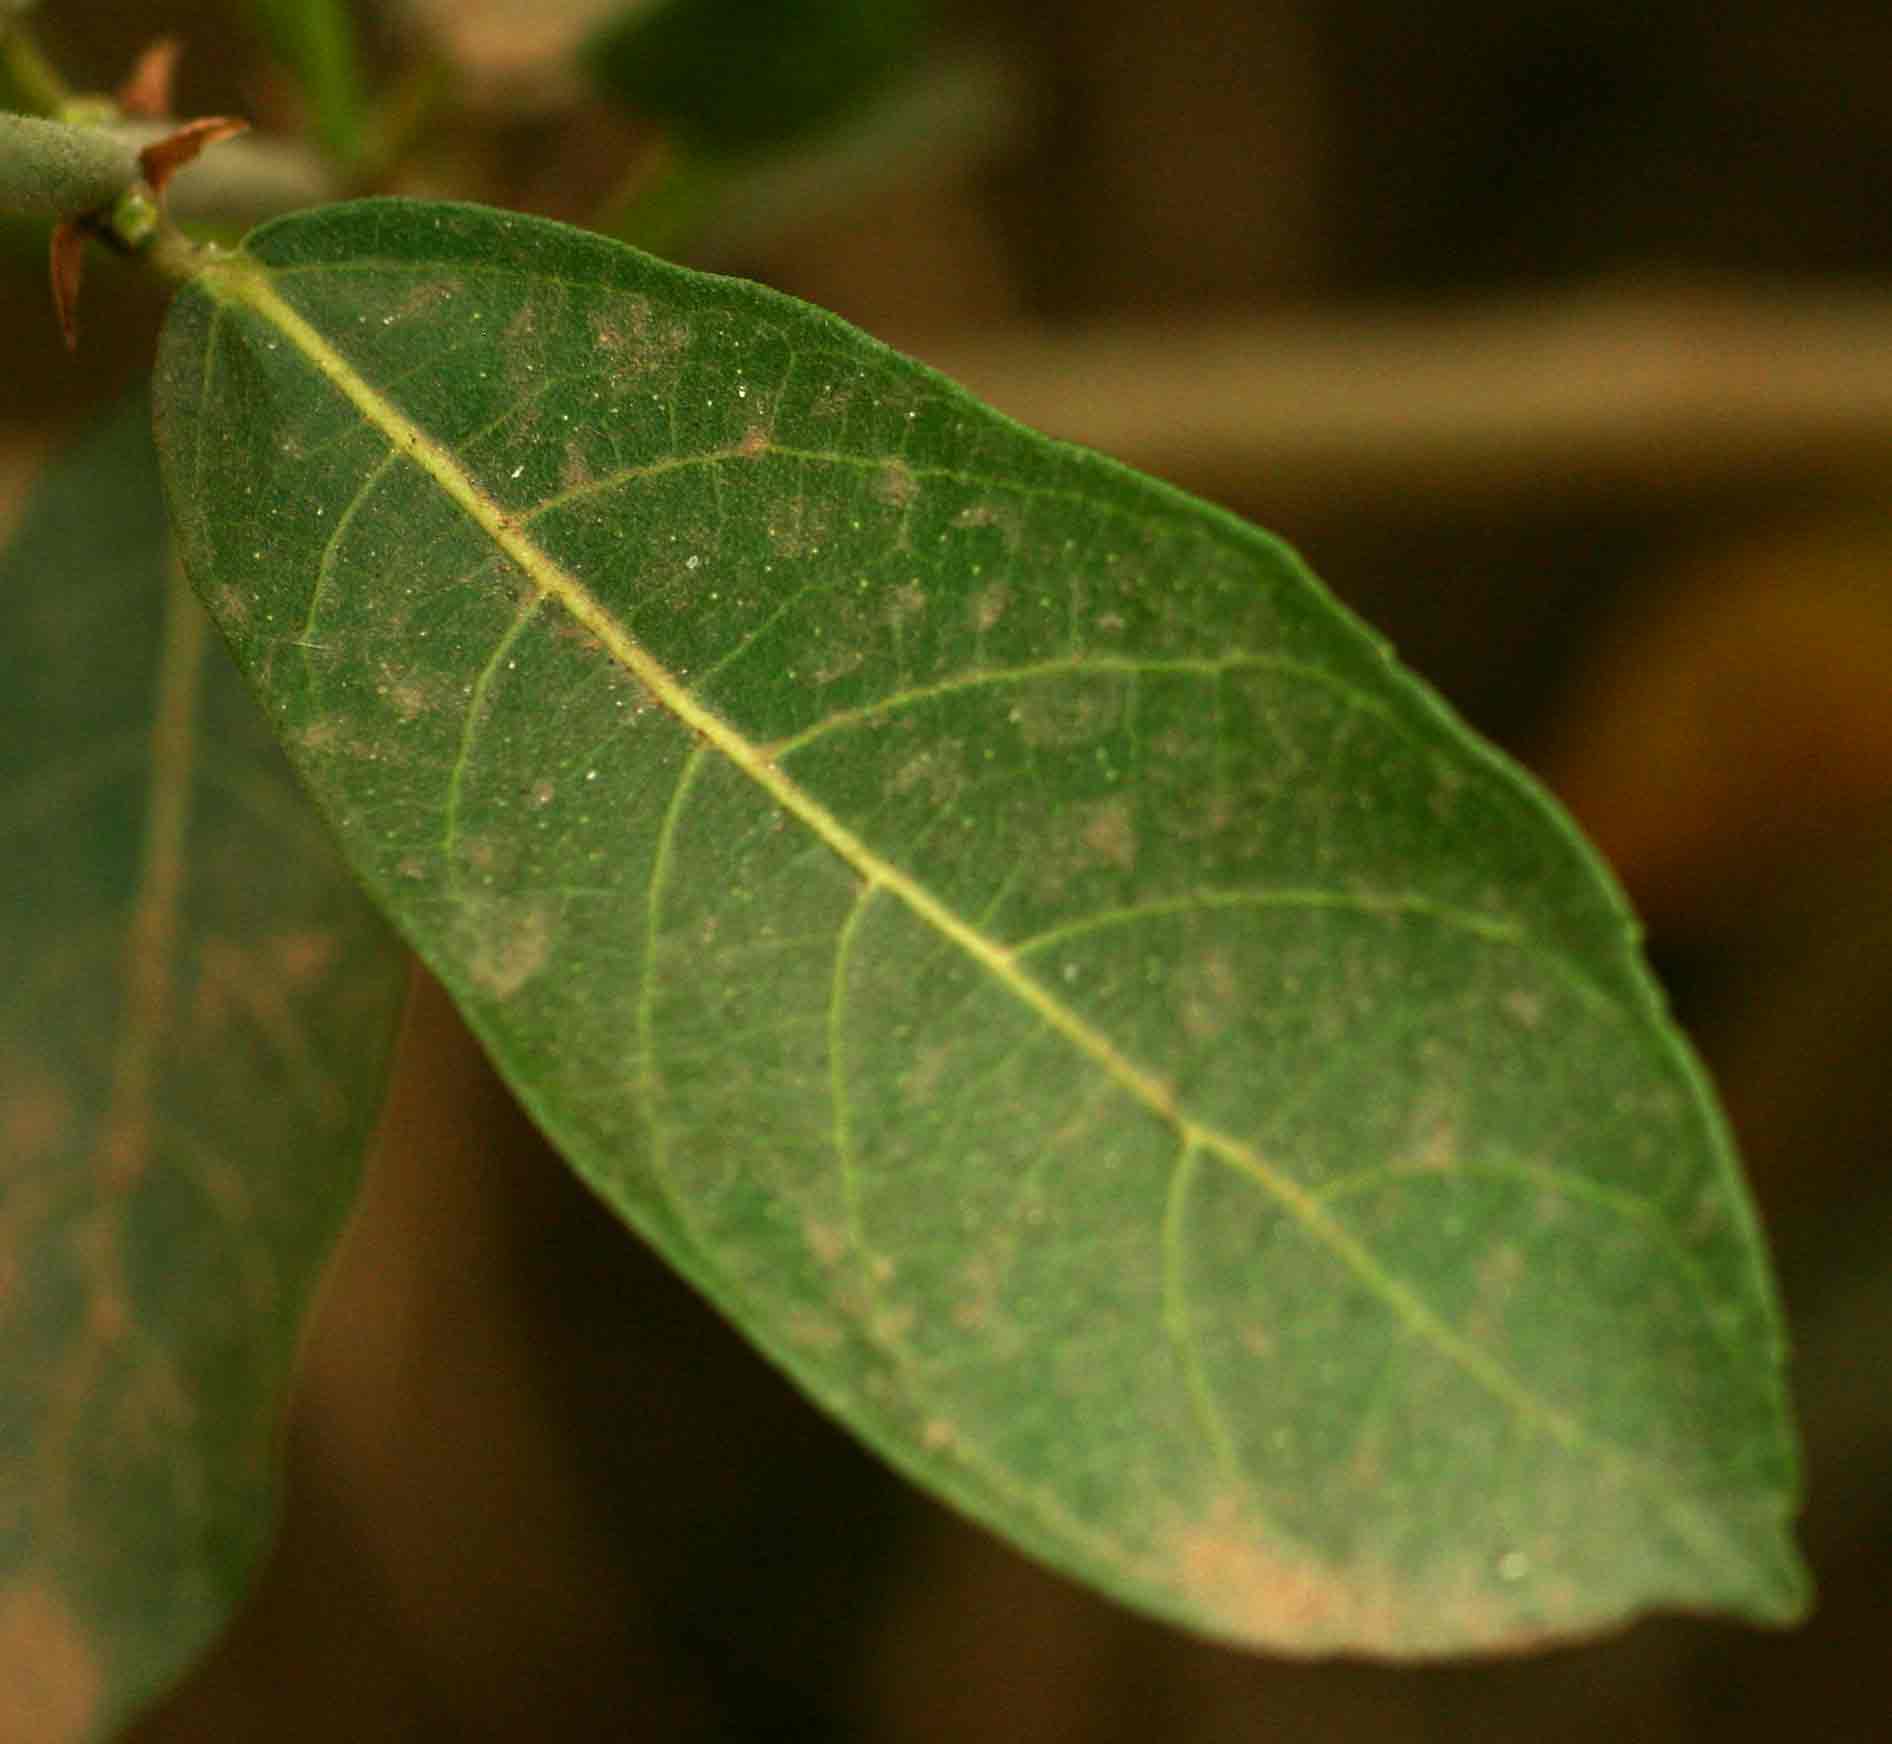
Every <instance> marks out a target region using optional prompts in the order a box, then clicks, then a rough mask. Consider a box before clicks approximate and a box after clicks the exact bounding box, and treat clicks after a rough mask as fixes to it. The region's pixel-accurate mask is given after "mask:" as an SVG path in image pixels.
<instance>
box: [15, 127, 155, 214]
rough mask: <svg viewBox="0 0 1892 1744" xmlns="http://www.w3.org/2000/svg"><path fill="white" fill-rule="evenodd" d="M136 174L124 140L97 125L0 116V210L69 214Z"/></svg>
mask: <svg viewBox="0 0 1892 1744" xmlns="http://www.w3.org/2000/svg"><path fill="white" fill-rule="evenodd" d="M140 174H141V172H140V170H139V167H138V154H137V152H136V151H135V150H134V149H133V147H132V146H131V144H130V143H129V141H127V140H125V139H123V138H121V137H120V136H118V135H117V134H113V133H108V132H107V131H106V130H105V129H103V128H99V127H72V126H69V125H68V124H67V123H65V122H63V121H42V120H41V119H39V117H37V116H33V115H0V213H13V214H16V215H19V216H22V217H28V218H73V217H77V216H78V215H79V214H81V213H83V212H96V211H97V210H98V209H99V208H100V207H101V206H106V205H109V204H111V202H112V201H114V200H116V199H117V198H118V196H119V195H120V194H122V193H123V192H124V191H125V190H126V189H127V188H129V187H130V186H131V185H132V184H133V183H134V182H136V181H137V180H138V178H139V175H140Z"/></svg>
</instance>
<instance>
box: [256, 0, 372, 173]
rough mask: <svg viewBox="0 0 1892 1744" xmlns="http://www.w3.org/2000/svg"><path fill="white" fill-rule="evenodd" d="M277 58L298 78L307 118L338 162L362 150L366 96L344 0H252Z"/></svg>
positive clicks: (353, 29) (349, 18) (348, 159)
mask: <svg viewBox="0 0 1892 1744" xmlns="http://www.w3.org/2000/svg"><path fill="white" fill-rule="evenodd" d="M250 11H251V12H252V13H253V14H254V15H255V17H256V21H257V23H258V24H259V25H261V26H262V30H263V35H264V38H265V40H266V41H267V42H268V43H269V46H270V48H271V50H272V51H273V52H274V53H275V55H276V57H277V58H278V59H279V60H281V61H282V63H283V64H284V65H285V66H286V67H288V68H289V69H290V70H291V71H292V72H293V73H294V74H295V75H296V78H297V80H298V81H299V82H300V84H301V87H302V94H303V96H304V97H305V98H306V99H307V101H308V105H309V119H310V122H311V124H312V125H313V127H314V129H315V134H316V137H317V138H318V139H320V140H321V142H322V144H323V146H324V147H325V148H326V149H327V150H328V151H329V152H330V154H331V155H333V156H334V158H335V159H336V161H337V162H339V163H344V164H347V163H353V162H354V161H355V159H356V157H357V156H358V155H359V154H360V151H361V135H362V112H363V108H364V105H363V100H362V92H361V71H360V68H359V67H358V66H357V64H356V60H355V24H354V19H353V18H352V17H351V16H350V14H349V9H348V6H347V4H346V3H345V0H250Z"/></svg>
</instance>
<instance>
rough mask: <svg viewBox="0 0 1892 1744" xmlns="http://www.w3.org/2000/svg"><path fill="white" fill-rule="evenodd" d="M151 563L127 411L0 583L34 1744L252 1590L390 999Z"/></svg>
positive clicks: (318, 833) (2, 977) (309, 826)
mask: <svg viewBox="0 0 1892 1744" xmlns="http://www.w3.org/2000/svg"><path fill="white" fill-rule="evenodd" d="M166 546H167V539H166V532H165V519H164V505H163V496H162V493H161V491H160V489H159V485H158V477H157V464H156V457H155V455H154V453H153V450H152V445H151V437H150V430H149V425H148V422H147V414H146V411H145V408H144V406H143V405H142V404H140V405H139V406H137V407H135V408H133V409H132V411H131V413H130V414H128V415H123V416H120V417H118V418H117V419H115V420H114V421H113V422H112V423H111V425H110V426H109V427H108V428H105V429H104V430H102V431H101V432H100V434H98V435H97V436H96V437H94V438H92V439H90V440H89V441H88V442H87V443H86V444H85V445H84V446H83V447H82V448H80V449H79V450H77V451H76V452H74V453H73V454H72V455H70V456H69V457H68V458H67V459H66V460H64V461H63V462H62V463H61V464H60V465H59V466H57V467H56V468H55V469H54V470H53V472H52V473H51V474H50V475H49V476H48V478H47V479H46V481H45V482H44V483H43V484H42V485H41V487H40V488H39V491H38V493H37V495H36V496H35V498H34V499H33V502H32V504H31V505H30V507H29V511H28V514H27V517H26V520H25V523H24V524H23V525H22V527H21V528H20V531H19V533H18V535H17V537H16V538H15V539H14V541H13V542H12V544H11V546H10V547H9V548H8V550H7V551H6V552H5V554H4V556H0V609H4V611H5V614H6V626H7V627H6V633H5V635H4V636H0V805H4V807H5V818H6V821H5V827H4V829H0V1735H4V1736H5V1737H8V1738H15V1737H17V1738H29V1737H30V1738H32V1739H34V1740H35V1741H36V1744H65V1741H66V1740H69V1739H73V1738H78V1737H83V1736H95V1735H98V1734H99V1733H101V1732H103V1731H105V1730H108V1729H110V1728H112V1727H114V1726H116V1725H117V1724H119V1723H121V1722H122V1721H123V1720H124V1719H125V1718H126V1717H127V1715H128V1714H129V1713H130V1712H132V1711H133V1710H134V1709H136V1708H137V1707H138V1706H140V1705H142V1704H143V1703H144V1702H145V1701H147V1700H149V1699H150V1697H151V1696H152V1695H154V1694H155V1693H156V1692H157V1691H158V1690H159V1689H161V1688H162V1687H163V1686H164V1685H166V1684H167V1683H169V1682H170V1681H171V1679H172V1678H173V1677H175V1675H176V1674H177V1673H178V1672H179V1671H180V1670H181V1669H182V1667H183V1666H184V1665H186V1664H188V1663H189V1661H190V1660H191V1659H192V1658H193V1657H194V1656H195V1655H196V1654H197V1653H198V1652H200V1651H201V1650H202V1648H203V1647H204V1645H205V1643H206V1641H207V1640H208V1639H209V1637H210V1636H211V1635H212V1634H213V1633H214V1632H215V1631H216V1630H218V1629H219V1628H220V1627H221V1626H222V1624H223V1622H224V1620H225V1619H226V1618H227V1616H228V1615H229V1613H230V1611H231V1609H232V1608H233V1606H234V1605H235V1604H236V1602H237V1601H238V1599H239V1598H240V1597H241V1595H242V1593H243V1591H244V1589H245V1587H246V1586H247V1584H248V1580H249V1578H250V1575H251V1573H252V1571H253V1569H254V1567H255V1565H256V1561H257V1558H258V1555H259V1553H260V1551H261V1549H262V1547H263V1544H264V1541H265V1539H266V1537H267V1535H268V1531H269V1528H270V1520H271V1514H272V1510H273V1505H274V1487H275V1470H274V1467H275V1448H274V1435H275V1424H276V1419H277V1415H278V1412H279V1409H280V1406H281V1403H282V1398H283V1393H284V1388H285V1383H286V1380H287V1375H288V1370H289V1366H290V1363H291V1360H292V1358H293V1356H294V1352H295V1341H296V1337H297V1331H298V1328H299V1326H300V1324H301V1320H302V1316H303V1311H304V1309H305V1307H306V1306H307V1303H308V1299H309V1295H310V1291H311V1289H312V1288H313V1285H314V1282H315V1278H316V1274H317V1272H318V1271H319V1269H320V1267H321V1265H322V1263H323V1260H324V1257H325V1256H326V1254H327V1252H328V1250H329V1247H330V1245H331V1243H332V1242H333V1239H334V1236H335V1233H336V1230H337V1227H338V1225H339V1223H340V1221H341V1219H342V1217H343V1215H344V1213H345V1212H346V1210H347V1207H348V1204H349V1202H350V1200H351V1198H352V1195H353V1188H354V1183H355V1177H356V1172H357V1167H358V1163H359V1159H360V1157H361V1155H362V1152H363V1147H364V1144H365V1140H366V1137H367V1132H368V1127H369V1124H370V1122H371V1121H372V1120H373V1117H374V1112H375V1104H376V1099H377V1095H378V1088H379V1084H380V1081H381V1078H382V1075H383V1072H384V1069H385V1065H386V1061H387V1058H388V1055H389V1051H390V1045H391V1039H392V1033H393V1022H394V1018H395V1014H396V1011H397V1007H398V1004H399V1001H400V998H401V995H402V991H403V988H404V985H405V964H406V954H405V952H403V951H402V950H401V949H400V948H399V946H398V944H397V943H396V941H395V940H394V939H393V937H392V936H391V935H390V934H389V933H388V931H387V930H386V928H385V927H383V926H382V924H381V923H380V920H379V918H378V916H376V914H375V912H374V910H373V909H372V907H371V906H370V905H369V904H368V903H367V901H366V900H365V898H364V897H363V896H362V895H361V893H360V891H359V890H358V889H357V888H356V887H355V885H354V883H353V881H352V880H351V879H350V878H349V876H348V874H347V873H346V871H345V870H344V869H343V868H342V867H341V866H340V864H339V862H338V861H337V859H336V856H335V853H334V850H333V847H332V845H331V844H330V843H329V841H328V840H327V833H326V832H325V831H324V830H323V828H322V825H321V821H320V819H319V818H318V817H316V815H315V814H314V812H313V810H312V809H311V808H310V807H309V805H308V803H307V801H306V799H305V798H304V797H303V795H302V794H301V793H300V792H299V791H298V789H297V785H296V782H295V779H294V777H293V775H292V774H291V773H290V771H289V769H288V767H287V766H286V765H285V763H284V761H283V758H282V754H281V752H280V751H279V750H278V749H277V748H276V746H275V744H274V742H273V741H272V740H271V739H270V736H269V731H268V727H267V725H266V723H265V722H264V721H263V719H262V717H261V716H260V714H259V713H258V711H257V708H256V705H255V703H254V701H253V700H252V699H251V697H250V696H249V694H248V693H247V690H246V688H245V686H244V684H243V681H242V679H241V677H240V676H239V675H238V673H237V671H236V669H235V667H234V666H232V665H231V663H230V661H229V659H228V658H227V657H226V655H225V654H224V652H223V650H222V649H221V648H220V647H219V646H218V645H217V642H216V638H215V634H214V632H213V631H212V630H211V628H210V625H209V622H208V620H207V619H206V618H205V616H204V614H203V611H202V609H201V608H200V607H199V606H198V604H197V602H196V601H195V600H194V599H192V598H191V596H190V593H189V591H188V590H187V589H186V588H185V587H184V585H183V582H182V580H181V578H180V579H175V580H173V579H171V578H170V577H169V575H168V573H167V572H168V571H169V570H170V568H171V566H170V565H169V563H168V562H167V558H166Z"/></svg>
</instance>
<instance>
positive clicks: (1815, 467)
mask: <svg viewBox="0 0 1892 1744" xmlns="http://www.w3.org/2000/svg"><path fill="white" fill-rule="evenodd" d="M928 356H929V361H930V362H932V363H933V364H935V365H936V366H937V367H938V368H940V369H942V370H944V371H945V372H946V373H947V374H948V375H950V376H952V377H954V378H955V379H956V380H958V381H960V382H963V383H964V384H965V385H966V386H967V387H969V388H971V389H972V390H973V392H975V393H977V394H979V395H981V396H982V397H984V398H988V399H990V400H992V401H993V402H994V403H995V404H997V405H999V406H1000V407H1002V408H1003V409H1004V410H1006V411H1007V412H1009V413H1011V414H1012V416H1014V417H1016V418H1018V419H1020V420H1021V421H1022V422H1024V423H1027V424H1031V425H1034V426H1036V427H1037V428H1040V429H1044V430H1049V431H1051V432H1053V433H1054V434H1057V435H1062V436H1066V437H1069V438H1071V439H1072V440H1075V441H1080V442H1083V443H1085V444H1087V445H1089V446H1091V447H1095V448H1099V449H1101V450H1103V451H1104V452H1105V453H1107V454H1111V455H1114V456H1116V457H1117V458H1118V459H1121V460H1124V461H1127V462H1128V463H1129V464H1131V465H1133V466H1138V467H1142V468H1145V469H1147V470H1150V471H1153V472H1156V473H1159V474H1161V475H1162V476H1164V477H1167V478H1172V479H1175V480H1177V481H1179V482H1183V483H1186V484H1187V485H1189V487H1190V488H1192V489H1196V490H1202V491H1207V492H1210V493H1216V492H1224V491H1230V490H1236V491H1240V492H1241V493H1242V494H1243V495H1244V497H1245V498H1249V499H1251V500H1252V494H1253V493H1256V492H1259V493H1261V494H1262V496H1263V497H1264V498H1265V499H1266V500H1267V501H1269V502H1271V503H1274V502H1282V503H1288V504H1295V503H1297V502H1300V501H1303V500H1306V501H1309V502H1311V503H1313V504H1315V505H1318V504H1321V503H1326V502H1329V501H1330V500H1331V499H1332V498H1333V497H1335V496H1336V494H1338V495H1340V496H1342V497H1346V498H1351V499H1354V500H1356V501H1361V502H1368V501H1372V500H1375V499H1381V498H1385V497H1388V496H1392V497H1400V496H1414V495H1417V496H1420V497H1423V498H1426V499H1429V500H1431V501H1433V502H1436V503H1437V504H1438V505H1439V506H1440V507H1444V508H1452V509H1472V508H1476V509H1477V510H1478V511H1479V512H1480V513H1499V514H1541V513H1543V512H1544V510H1545V509H1546V508H1547V507H1554V506H1556V505H1557V500H1558V499H1563V501H1564V502H1565V503H1576V502H1580V501H1582V500H1584V499H1593V498H1597V497H1601V496H1604V495H1609V496H1612V497H1620V496H1621V495H1622V494H1624V493H1628V494H1631V495H1633V496H1635V497H1637V498H1640V499H1643V500H1653V499H1656V498H1661V497H1670V496H1673V495H1674V493H1676V492H1677V491H1678V490H1686V489H1689V488H1691V487H1697V486H1713V485H1722V484H1727V483H1731V482H1738V481H1741V480H1744V479H1753V478H1763V477H1764V478H1766V479H1767V480H1769V481H1770V482H1772V483H1776V484H1778V483H1779V482H1781V481H1782V480H1783V478H1788V477H1792V476H1800V477H1818V478H1821V479H1823V480H1824V481H1825V482H1826V483H1827V484H1829V485H1831V484H1837V483H1846V482H1853V483H1857V482H1860V481H1862V480H1868V479H1871V480H1876V479H1879V478H1881V477H1883V476H1884V475H1885V474H1886V471H1887V469H1888V466H1892V294H1888V293H1886V292H1883V291H1869V290H1852V289H1846V288H1841V287H1837V286H1835V287H1827V286H1805V285H1802V286H1798V287H1793V288H1787V287H1783V286H1777V285H1770V286H1759V285H1757V286H1754V287H1751V288H1740V287H1736V286H1733V285H1729V284H1725V283H1718V284H1715V285H1712V286H1701V287H1688V286H1676V285H1672V284H1665V285H1662V286H1660V287H1653V286H1652V287H1650V288H1647V289H1642V288H1637V287H1634V286H1624V287H1618V288H1608V289H1601V290H1589V291H1579V292H1576V293H1571V294H1567V295H1565V296H1562V297H1558V298H1541V299H1533V300H1531V301H1528V302H1524V301H1516V302H1497V303H1492V304H1488V305H1485V306H1482V307H1481V306H1471V307H1459V308H1456V309H1453V310H1450V311H1448V312H1435V311H1433V310H1430V309H1419V308H1412V309H1386V310H1383V311H1380V312H1376V313H1372V314H1340V315H1323V316H1310V317H1299V318H1297V317H1286V316H1268V317H1257V318H1254V319H1252V320H1247V321H1229V320H1222V321H1220V322H1217V321H1201V322H1192V323H1180V322H1165V323H1159V322H1155V321H1151V322H1144V323H1137V324H1130V323H1122V324H1115V325H1109V326H1093V327H1087V328H1084V329H1081V330H1076V331H1071V332H1067V333H1050V332H1042V331H1024V330H1018V331H1013V332H1009V333H998V334H980V335H971V334H963V335H957V336H953V337H944V336H942V337H940V338H938V339H937V340H936V341H935V343H934V344H933V345H932V346H931V347H930V349H929V353H928Z"/></svg>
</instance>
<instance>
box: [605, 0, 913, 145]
mask: <svg viewBox="0 0 1892 1744" xmlns="http://www.w3.org/2000/svg"><path fill="white" fill-rule="evenodd" d="M927 12H928V7H927V5H926V4H925V0H647V3H645V4H640V5H637V6H634V7H631V8H629V9H628V10H626V11H625V13H624V14H623V15H622V16H621V17H619V18H617V19H615V20H613V21H612V22H611V23H610V24H608V25H606V26H605V27H604V28H603V29H601V30H600V31H599V32H598V33H597V34H596V35H594V36H593V37H592V38H591V39H590V40H589V41H588V42H587V43H586V44H585V45H584V48H583V50H582V53H581V56H580V58H581V60H582V61H583V63H584V65H585V66H586V68H587V69H588V70H589V71H590V73H591V75H592V77H593V78H594V79H595V80H596V81H597V83H598V85H599V87H600V88H601V89H602V90H604V91H606V92H607V93H608V94H610V95H611V96H613V97H615V98H617V99H618V100H619V101H620V102H622V103H624V104H626V105H628V106H629V107H630V108H631V109H633V110H635V111H636V112H637V113H638V114H640V115H643V116H646V117H648V118H649V119H651V120H653V121H659V122H662V123H663V124H664V125H665V126H667V127H669V128H670V129H671V131H672V132H674V133H675V134H676V135H677V137H678V138H679V139H681V140H682V141H683V142H684V143H685V144H687V145H689V146H691V147H693V148H695V149H697V150H700V151H704V152H707V153H710V154H711V155H715V156H735V155H742V154H747V153H751V152H756V151H766V150H771V149H774V148H776V147H779V146H785V145H790V144H793V143H795V142H796V141H798V140H800V139H803V138H805V137H807V136H808V135H810V134H814V133H818V132H820V131H821V130H822V129H823V128H825V127H828V126H830V125H831V124H833V123H834V122H836V121H837V120H839V119H840V118H841V117H842V116H844V115H845V114H846V113H847V112H848V111H849V110H850V109H852V108H854V107H856V106H857V105H859V104H861V103H863V102H865V101H866V100H867V99H868V98H870V97H872V96H873V95H875V93H877V92H878V91H880V90H881V89H883V88H884V87H885V85H886V84H887V83H888V81H889V80H890V79H891V78H893V77H894V75H895V74H897V73H898V72H900V71H901V70H902V69H903V68H905V67H907V66H908V65H910V64H911V61H912V57H913V54H914V50H915V47H916V45H917V43H918V42H919V39H920V35H921V32H922V29H923V27H924V25H925V22H926V16H927Z"/></svg>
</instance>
